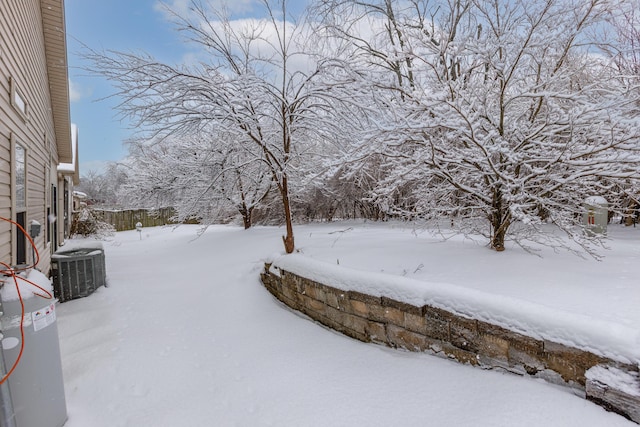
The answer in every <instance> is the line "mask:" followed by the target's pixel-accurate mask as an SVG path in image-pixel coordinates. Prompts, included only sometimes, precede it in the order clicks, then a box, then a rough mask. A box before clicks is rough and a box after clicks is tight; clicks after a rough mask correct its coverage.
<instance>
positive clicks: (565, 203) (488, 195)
mask: <svg viewBox="0 0 640 427" xmlns="http://www.w3.org/2000/svg"><path fill="white" fill-rule="evenodd" d="M321 4H323V5H324V6H325V8H324V9H323V10H324V11H325V12H326V13H331V15H330V16H329V17H325V22H328V23H330V24H331V25H330V27H331V28H332V29H333V31H334V34H337V35H339V36H341V37H342V38H343V39H344V40H352V49H353V51H354V52H356V53H357V54H356V55H352V58H353V59H352V60H351V64H352V66H353V67H354V68H358V69H359V70H360V73H361V74H362V75H363V76H366V79H367V81H368V82H369V85H370V87H371V90H372V91H377V93H378V95H377V96H376V97H375V98H374V99H375V100H376V102H377V103H378V104H377V105H378V106H379V108H378V114H377V115H376V117H375V119H374V120H372V123H375V124H376V128H377V131H376V132H368V133H363V135H364V136H365V138H363V140H362V141H363V143H361V144H359V145H356V146H354V147H353V149H352V159H353V160H354V163H356V162H355V160H356V159H362V158H366V157H367V156H382V157H383V158H384V159H385V162H384V165H382V167H381V169H383V170H384V171H385V174H386V177H385V178H384V179H383V180H382V181H381V182H379V185H378V188H377V189H376V190H375V192H373V197H375V198H376V199H377V200H378V202H379V203H380V204H381V205H382V206H384V207H385V208H386V209H387V211H388V212H390V213H393V214H399V215H404V216H407V217H412V218H415V217H422V218H427V219H442V218H448V217H452V218H453V217H455V225H456V227H457V228H458V230H460V231H470V232H474V233H478V232H479V233H482V234H485V235H486V236H487V237H488V239H489V241H490V246H491V247H492V248H494V249H495V250H498V251H502V250H504V247H505V246H504V245H505V240H506V239H507V237H508V236H509V237H511V238H513V239H514V240H516V241H517V242H521V243H522V242H523V241H525V240H526V239H534V240H538V241H542V242H544V243H546V244H550V245H554V244H556V243H557V244H560V243H559V242H560V240H553V236H552V235H548V234H545V233H543V229H542V225H543V224H545V223H547V222H552V223H554V224H556V225H557V226H558V227H560V228H561V229H562V230H564V231H565V232H566V233H568V235H569V236H571V237H572V238H573V239H574V240H575V241H576V242H578V243H580V244H581V245H582V247H583V248H584V249H586V250H587V251H589V252H591V253H593V252H592V248H593V247H592V246H591V243H593V241H594V239H593V238H592V236H588V235H585V234H584V233H582V224H581V212H582V210H583V209H584V207H583V204H584V201H585V199H586V198H587V197H588V196H591V195H596V194H606V193H607V191H609V190H610V189H611V188H613V187H614V186H615V185H617V184H619V183H620V182H623V181H629V180H632V181H634V182H637V181H638V179H639V172H638V171H639V170H640V156H639V154H640V153H639V148H640V144H639V136H640V127H639V126H638V119H637V116H634V114H633V108H634V107H633V105H634V103H635V102H637V98H635V96H634V91H633V88H634V85H635V87H637V84H638V82H637V80H635V81H634V83H633V84H631V85H630V84H629V81H628V80H627V81H626V82H623V81H622V79H621V75H620V74H619V73H618V72H617V71H616V70H614V69H613V68H611V67H610V64H609V63H608V62H607V61H606V60H604V59H603V57H602V56H601V55H597V54H596V53H597V52H598V50H597V49H598V46H596V45H595V44H593V43H591V39H590V38H589V36H590V34H591V32H593V33H596V32H597V30H598V29H599V28H600V26H602V25H605V18H606V16H608V14H609V12H611V11H612V10H614V9H615V8H616V7H617V3H616V2H615V1H608V0H589V1H583V0H533V1H530V0H450V1H441V2H440V1H435V2H427V1H422V0H411V1H400V0H398V1H396V0H379V1H373V0H372V1H370V2H363V1H357V0H321ZM363 20H366V21H367V22H369V25H368V27H369V28H370V29H371V34H366V35H363V34H362V29H361V28H362V27H364V25H362V24H361V25H359V26H358V25H355V24H354V22H361V21H363ZM376 29H377V30H376ZM365 83H366V82H363V84H365ZM487 222H488V224H487ZM487 225H488V226H487ZM550 239H551V240H550Z"/></svg>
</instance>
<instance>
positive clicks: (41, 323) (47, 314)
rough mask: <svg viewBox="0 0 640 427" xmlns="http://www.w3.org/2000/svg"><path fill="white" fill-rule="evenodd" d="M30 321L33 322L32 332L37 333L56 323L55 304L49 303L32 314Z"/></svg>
mask: <svg viewBox="0 0 640 427" xmlns="http://www.w3.org/2000/svg"><path fill="white" fill-rule="evenodd" d="M31 320H32V322H33V330H34V331H39V330H40V329H44V328H46V327H47V326H49V325H51V324H53V323H54V322H55V321H56V305H55V303H51V304H49V306H47V307H43V308H41V309H40V310H38V311H34V312H32V313H31Z"/></svg>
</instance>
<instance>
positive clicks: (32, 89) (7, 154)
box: [0, 0, 63, 273]
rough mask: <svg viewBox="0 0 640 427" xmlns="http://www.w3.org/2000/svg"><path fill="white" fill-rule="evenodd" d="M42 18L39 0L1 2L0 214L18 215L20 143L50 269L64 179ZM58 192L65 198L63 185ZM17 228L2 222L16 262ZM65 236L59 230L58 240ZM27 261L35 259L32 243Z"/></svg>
mask: <svg viewBox="0 0 640 427" xmlns="http://www.w3.org/2000/svg"><path fill="white" fill-rule="evenodd" d="M61 2H62V0H61ZM42 18H43V17H42V5H41V1H40V0H3V1H2V2H1V3H0V157H1V163H0V216H2V217H4V218H10V219H12V220H15V219H16V209H15V206H14V204H13V203H12V201H11V198H12V195H13V191H12V186H11V183H12V177H11V171H12V163H11V147H12V144H13V143H16V142H17V143H20V144H21V145H22V146H23V147H24V148H25V149H26V185H27V209H26V212H27V215H26V224H27V226H28V224H29V223H30V222H31V221H33V220H35V221H37V222H39V223H40V224H41V225H42V231H41V233H40V235H39V236H38V237H37V238H36V239H35V242H36V247H37V249H38V251H39V253H40V263H39V264H38V267H39V268H40V270H42V271H43V272H45V273H48V271H49V268H50V256H51V252H52V251H54V250H55V249H56V248H54V247H52V244H51V245H50V244H48V243H47V241H46V240H47V237H46V236H47V232H46V224H47V206H48V205H50V202H49V200H50V194H49V192H50V184H51V183H53V184H55V185H61V184H62V182H61V181H60V182H59V180H58V178H57V175H56V173H55V171H56V168H57V164H58V154H57V149H56V148H57V144H56V134H55V123H54V117H53V113H52V110H53V108H52V100H51V92H50V81H49V75H48V69H47V57H46V50H45V36H44V26H43V20H42ZM12 85H13V86H14V87H17V89H18V90H19V92H20V94H21V96H22V97H23V98H24V100H25V101H26V104H27V114H26V116H24V115H23V114H21V113H20V112H19V111H18V109H16V108H15V107H14V106H13V105H12ZM52 171H53V172H52ZM58 194H59V195H60V199H62V197H63V196H62V188H59V189H58ZM12 228H13V227H12V226H11V225H10V224H9V223H7V222H5V221H0V261H2V262H4V263H7V264H14V263H15V262H16V254H15V249H14V247H13V246H14V245H13V244H12V242H13V241H14V240H15V231H12ZM62 238H63V236H62V234H61V232H59V238H58V242H59V243H60V242H62V241H63V240H62ZM27 261H28V262H29V263H30V262H31V249H30V248H29V247H27Z"/></svg>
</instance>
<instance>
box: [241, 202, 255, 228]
mask: <svg viewBox="0 0 640 427" xmlns="http://www.w3.org/2000/svg"><path fill="white" fill-rule="evenodd" d="M252 213H253V208H247V207H246V206H243V207H242V209H240V214H241V215H242V224H243V225H244V229H245V230H248V229H249V228H251V225H252V222H251V214H252Z"/></svg>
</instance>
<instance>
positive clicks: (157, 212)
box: [94, 208, 175, 231]
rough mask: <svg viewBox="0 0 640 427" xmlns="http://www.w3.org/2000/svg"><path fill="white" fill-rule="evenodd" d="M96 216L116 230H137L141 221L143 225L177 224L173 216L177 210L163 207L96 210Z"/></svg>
mask: <svg viewBox="0 0 640 427" xmlns="http://www.w3.org/2000/svg"><path fill="white" fill-rule="evenodd" d="M94 212H95V214H96V216H97V217H98V218H99V219H101V220H102V221H104V222H106V223H108V224H111V225H112V226H113V227H114V228H115V229H116V231H125V230H135V229H136V224H137V223H138V222H140V223H141V224H142V226H143V227H157V226H160V225H167V224H175V221H173V220H172V217H173V216H174V215H175V211H174V210H173V209H172V208H162V209H154V210H149V209H135V210H102V209H95V210H94Z"/></svg>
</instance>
